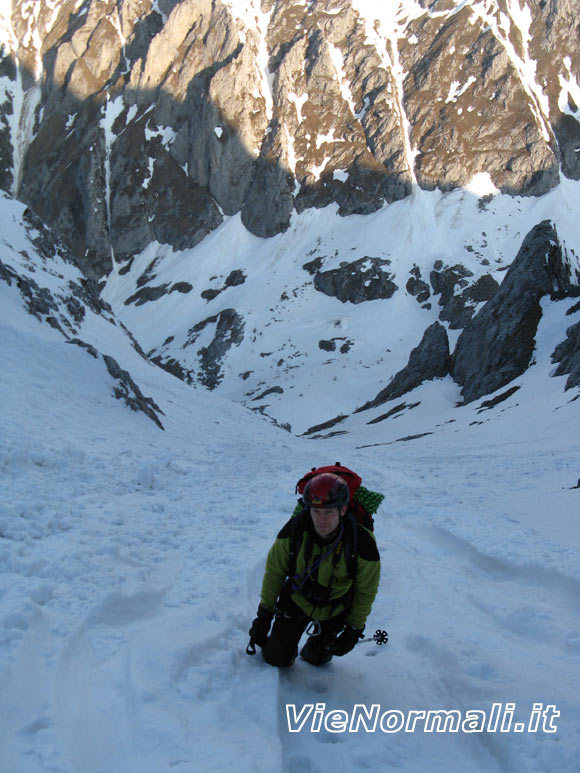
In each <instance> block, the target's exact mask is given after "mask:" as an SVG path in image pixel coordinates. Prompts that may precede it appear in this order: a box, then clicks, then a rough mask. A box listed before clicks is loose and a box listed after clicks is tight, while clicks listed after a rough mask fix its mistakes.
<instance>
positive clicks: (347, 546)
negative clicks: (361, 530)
mask: <svg viewBox="0 0 580 773" xmlns="http://www.w3.org/2000/svg"><path fill="white" fill-rule="evenodd" d="M344 520H345V527H346V528H345V537H344V545H343V550H344V557H345V560H346V567H347V570H348V576H349V577H350V579H351V580H352V581H353V582H354V581H355V579H356V572H357V567H358V524H357V522H356V518H355V516H354V513H353V512H352V510H351V509H349V510H348V512H347V514H346V515H345V516H344Z"/></svg>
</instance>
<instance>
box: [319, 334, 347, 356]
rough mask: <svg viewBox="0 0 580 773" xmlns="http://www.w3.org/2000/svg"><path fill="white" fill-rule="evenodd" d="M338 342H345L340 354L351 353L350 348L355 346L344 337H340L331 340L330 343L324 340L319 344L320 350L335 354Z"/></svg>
mask: <svg viewBox="0 0 580 773" xmlns="http://www.w3.org/2000/svg"><path fill="white" fill-rule="evenodd" d="M337 341H344V343H343V344H342V345H341V347H340V353H341V354H347V352H349V351H350V348H351V346H352V344H353V342H352V341H349V340H348V339H347V338H345V337H344V336H339V337H338V338H331V339H330V340H329V341H326V340H322V341H319V342H318V348H319V349H322V350H323V351H325V352H335V351H336V342H337Z"/></svg>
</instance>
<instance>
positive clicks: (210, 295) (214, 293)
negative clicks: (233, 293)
mask: <svg viewBox="0 0 580 773" xmlns="http://www.w3.org/2000/svg"><path fill="white" fill-rule="evenodd" d="M221 292H222V289H220V290H202V291H201V293H200V296H201V297H202V298H203V299H204V300H206V301H213V299H214V298H217V297H218V295H219V294H220V293H221Z"/></svg>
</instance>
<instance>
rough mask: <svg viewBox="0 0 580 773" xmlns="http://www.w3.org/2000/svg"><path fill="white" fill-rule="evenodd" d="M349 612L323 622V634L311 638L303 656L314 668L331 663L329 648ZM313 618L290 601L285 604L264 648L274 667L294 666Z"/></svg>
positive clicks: (263, 651)
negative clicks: (299, 648)
mask: <svg viewBox="0 0 580 773" xmlns="http://www.w3.org/2000/svg"><path fill="white" fill-rule="evenodd" d="M346 616H347V612H346V611H345V612H341V614H340V615H337V616H336V617H331V618H330V619H329V620H321V621H320V622H319V623H318V625H319V626H320V633H319V634H317V635H315V636H309V637H308V641H307V642H306V644H305V645H304V647H303V648H302V651H301V652H300V655H301V656H302V657H303V658H304V660H307V661H308V662H309V663H312V665H314V666H321V665H323V664H324V663H328V661H329V660H331V658H332V655H331V654H330V653H329V652H328V645H329V644H331V642H333V641H334V639H335V638H336V635H337V634H338V633H339V632H340V631H341V630H342V629H343V627H344V623H345V620H346ZM311 621H312V618H310V617H308V616H307V615H305V614H304V612H303V611H302V609H300V607H299V606H297V605H296V604H295V603H294V602H293V601H291V600H290V599H286V600H285V601H284V602H283V606H282V608H279V609H278V610H277V612H276V617H275V618H274V625H273V626H272V630H271V631H270V636H269V637H268V640H267V641H266V644H265V645H264V646H263V647H262V655H263V656H264V660H265V661H266V663H269V664H270V665H271V666H279V667H284V666H290V665H292V663H293V662H294V658H295V657H296V655H297V654H298V642H299V641H300V637H301V636H302V634H303V633H304V630H305V629H306V627H307V626H308V624H309V623H310V622H311Z"/></svg>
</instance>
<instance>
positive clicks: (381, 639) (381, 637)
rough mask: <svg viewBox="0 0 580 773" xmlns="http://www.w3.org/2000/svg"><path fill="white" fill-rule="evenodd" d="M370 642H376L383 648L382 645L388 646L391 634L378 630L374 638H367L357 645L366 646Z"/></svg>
mask: <svg viewBox="0 0 580 773" xmlns="http://www.w3.org/2000/svg"><path fill="white" fill-rule="evenodd" d="M369 641H374V643H375V644H378V645H379V646H381V644H386V643H387V642H388V641H389V634H388V633H387V632H386V631H383V630H381V629H380V628H377V630H376V631H375V632H374V634H373V636H367V638H366V639H360V640H359V641H357V644H364V643H365V642H369Z"/></svg>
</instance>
